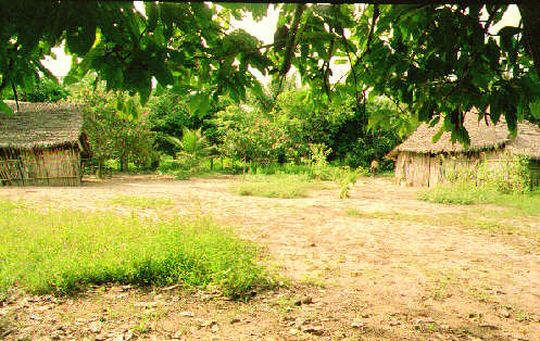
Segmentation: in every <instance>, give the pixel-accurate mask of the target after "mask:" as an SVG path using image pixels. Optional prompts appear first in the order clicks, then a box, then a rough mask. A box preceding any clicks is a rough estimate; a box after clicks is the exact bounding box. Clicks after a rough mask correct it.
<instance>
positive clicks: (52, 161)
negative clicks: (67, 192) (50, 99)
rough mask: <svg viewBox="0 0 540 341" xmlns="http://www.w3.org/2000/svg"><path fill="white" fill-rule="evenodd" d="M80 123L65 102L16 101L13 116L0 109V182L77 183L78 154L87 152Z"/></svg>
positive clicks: (52, 184) (78, 175) (80, 120)
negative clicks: (17, 102)
mask: <svg viewBox="0 0 540 341" xmlns="http://www.w3.org/2000/svg"><path fill="white" fill-rule="evenodd" d="M8 105H9V106H10V107H11V108H12V109H13V110H14V111H15V110H16V106H15V103H14V102H9V101H8ZM82 125H83V118H82V114H81V113H80V112H79V111H78V110H77V108H76V107H74V106H71V105H68V104H62V105H56V104H55V105H53V104H48V103H21V102H19V110H18V111H16V112H15V113H14V114H13V115H9V114H6V113H2V112H0V185H15V186H31V185H45V186H77V185H80V183H81V157H82V155H83V154H87V153H88V151H89V148H88V143H87V140H86V138H85V135H84V134H83V132H82Z"/></svg>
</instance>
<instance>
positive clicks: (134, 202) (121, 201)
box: [107, 195, 174, 209]
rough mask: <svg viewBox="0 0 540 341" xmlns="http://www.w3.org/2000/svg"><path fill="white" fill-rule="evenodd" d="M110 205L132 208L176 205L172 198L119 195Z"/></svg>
mask: <svg viewBox="0 0 540 341" xmlns="http://www.w3.org/2000/svg"><path fill="white" fill-rule="evenodd" d="M107 204H109V205H118V206H125V207H131V208H141V209H149V208H163V207H168V206H172V205H174V201H173V200H172V199H170V198H159V197H145V196H136V195H117V196H115V197H114V198H112V199H110V200H108V201H107Z"/></svg>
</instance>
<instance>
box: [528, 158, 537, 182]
mask: <svg viewBox="0 0 540 341" xmlns="http://www.w3.org/2000/svg"><path fill="white" fill-rule="evenodd" d="M529 167H530V168H531V185H532V186H533V187H540V160H531V162H530V166H529Z"/></svg>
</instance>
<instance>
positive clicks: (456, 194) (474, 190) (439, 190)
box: [419, 184, 497, 205]
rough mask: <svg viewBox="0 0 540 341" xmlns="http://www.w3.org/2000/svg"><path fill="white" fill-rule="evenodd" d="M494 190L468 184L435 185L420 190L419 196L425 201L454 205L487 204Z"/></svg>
mask: <svg viewBox="0 0 540 341" xmlns="http://www.w3.org/2000/svg"><path fill="white" fill-rule="evenodd" d="M495 195H497V193H496V192H495V191H491V190H488V189H486V188H483V187H475V186H471V185H470V184H459V185H455V186H437V187H433V188H430V189H428V190H424V191H422V192H420V194H419V198H420V199H421V200H424V201H427V202H434V203H440V204H456V205H476V204H489V203H492V202H493V197H494V196H495Z"/></svg>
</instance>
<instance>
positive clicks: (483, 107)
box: [276, 3, 540, 143]
mask: <svg viewBox="0 0 540 341" xmlns="http://www.w3.org/2000/svg"><path fill="white" fill-rule="evenodd" d="M300 7H302V8H303V10H302V11H301V12H298V11H296V10H295V8H296V9H298V8H300ZM507 7H508V6H505V5H486V6H485V7H484V6H481V5H433V4H425V3H423V4H418V5H391V6H382V5H369V6H364V7H363V9H362V10H360V13H359V14H358V13H357V11H355V8H354V6H353V5H341V6H338V5H317V6H308V7H306V8H304V7H303V6H302V5H296V6H294V5H285V6H284V7H283V8H284V11H283V13H282V19H283V22H285V23H289V24H290V25H292V24H293V23H295V24H297V25H298V27H297V28H296V29H297V31H298V34H297V35H296V36H295V44H296V45H297V52H296V53H295V54H294V56H293V58H292V59H291V58H290V57H289V56H287V55H286V51H285V52H281V53H280V52H277V54H276V55H277V56H276V58H278V59H280V60H283V61H284V62H285V61H287V60H289V59H291V63H292V64H293V65H294V66H295V67H296V68H297V69H298V70H299V72H300V73H301V75H302V79H303V81H304V82H306V83H309V84H311V86H312V89H315V90H316V89H320V91H321V92H323V94H325V95H326V96H327V97H328V98H332V97H334V96H335V97H338V96H341V94H340V93H341V92H338V91H337V89H335V88H332V86H331V85H330V84H329V82H328V78H329V75H330V74H331V73H332V67H331V64H332V63H331V60H332V58H337V59H338V60H339V61H341V62H344V63H348V64H350V65H351V72H350V73H349V74H348V75H347V77H346V81H345V86H343V87H340V89H339V90H340V91H347V92H349V93H351V94H353V95H354V96H355V97H356V99H357V102H358V103H359V104H360V103H361V102H365V101H366V100H367V96H366V95H367V92H369V93H370V95H371V96H377V95H385V96H386V97H389V98H392V99H393V100H394V101H395V102H396V103H397V104H398V105H402V104H405V105H406V106H407V107H408V108H409V109H410V110H411V111H412V112H414V113H415V114H416V115H417V116H418V118H419V119H420V120H421V121H428V122H431V123H432V124H435V123H436V122H437V121H438V120H440V119H442V120H443V121H444V125H443V129H444V130H450V131H451V132H452V138H453V139H454V140H459V141H461V142H464V143H467V142H468V141H469V138H468V134H467V132H466V130H465V129H464V128H463V124H462V123H463V114H464V113H465V112H467V111H468V110H469V109H471V108H472V107H473V106H474V107H476V108H478V109H479V110H480V112H481V113H482V115H481V117H482V116H483V114H484V113H486V112H487V108H488V106H489V107H490V113H489V119H491V120H492V121H493V122H497V121H498V120H499V118H500V117H501V116H502V115H504V116H505V117H506V121H507V123H508V127H509V128H510V130H511V131H512V132H515V129H516V121H517V119H521V118H523V117H525V116H528V115H530V112H531V108H533V107H537V106H538V102H539V99H540V92H539V91H540V86H539V77H538V75H539V74H538V72H535V70H534V63H533V60H537V61H538V60H539V59H538V58H537V57H538V56H537V54H538V53H537V52H535V47H536V46H537V42H536V41H535V40H534V39H532V37H533V36H532V34H533V33H534V32H537V27H538V25H540V24H539V23H538V21H533V20H532V19H534V18H530V19H531V20H523V22H522V23H521V24H520V26H519V27H503V28H502V29H500V30H498V31H497V32H492V29H491V28H492V27H493V26H494V25H495V24H497V23H498V22H500V20H501V19H502V17H503V14H504V12H505V11H506V9H507ZM520 8H521V9H523V8H524V6H521V7H520ZM537 11H538V10H537V9H534V10H533V9H531V12H529V13H537ZM299 13H300V15H301V18H300V19H298V18H296V16H297V15H298V14H299ZM527 17H530V15H525V16H524V19H527ZM525 25H528V26H527V27H526V26H525ZM291 29H292V28H291ZM527 40H528V42H529V45H528V46H529V48H527V44H526V41H527ZM531 40H532V41H533V43H531ZM486 116H487V115H486ZM441 133H442V131H441Z"/></svg>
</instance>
